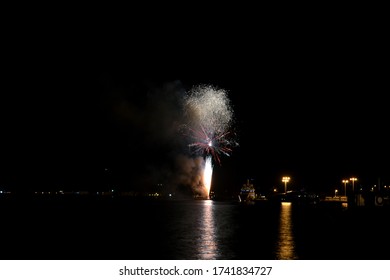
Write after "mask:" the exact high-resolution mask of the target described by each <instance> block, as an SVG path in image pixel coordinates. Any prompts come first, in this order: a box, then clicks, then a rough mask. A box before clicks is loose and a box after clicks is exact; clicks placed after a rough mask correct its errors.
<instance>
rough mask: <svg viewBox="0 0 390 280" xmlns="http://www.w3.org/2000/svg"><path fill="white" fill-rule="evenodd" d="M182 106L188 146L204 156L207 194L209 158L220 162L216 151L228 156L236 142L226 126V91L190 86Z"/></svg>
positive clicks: (228, 110) (230, 114) (228, 119)
mask: <svg viewBox="0 0 390 280" xmlns="http://www.w3.org/2000/svg"><path fill="white" fill-rule="evenodd" d="M185 109H186V115H187V117H188V124H186V125H185V127H186V130H185V131H186V134H187V135H188V136H189V138H190V141H191V143H190V144H189V147H190V148H191V149H192V151H193V152H194V153H196V154H200V155H202V156H204V157H205V164H204V175H203V181H204V182H203V184H204V186H205V188H206V191H207V196H208V195H209V192H210V187H211V178H212V168H213V163H212V159H214V161H216V162H218V164H221V158H220V155H221V154H223V155H226V156H229V155H230V153H231V151H232V148H233V147H234V146H236V145H238V143H237V142H236V141H235V140H234V139H233V133H232V132H231V130H230V128H231V125H232V121H233V111H232V109H231V106H230V102H229V99H228V98H227V94H226V91H224V90H222V89H217V88H215V87H213V86H209V85H200V86H196V87H194V88H193V89H192V90H191V91H190V92H189V96H188V97H187V98H186V99H185Z"/></svg>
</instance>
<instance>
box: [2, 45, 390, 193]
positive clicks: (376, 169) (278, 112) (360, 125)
mask: <svg viewBox="0 0 390 280" xmlns="http://www.w3.org/2000/svg"><path fill="white" fill-rule="evenodd" d="M287 39H288V38H287ZM287 39H286V40H281V39H280V40H277V41H272V42H269V41H267V40H264V41H263V44H258V45H256V46H253V45H251V42H245V41H242V44H238V46H237V47H235V45H234V47H233V46H230V47H229V48H223V47H222V46H224V44H222V45H221V46H218V47H215V48H212V47H211V48H210V49H208V48H206V47H203V48H202V49H201V50H200V49H198V48H197V46H194V47H192V48H188V47H187V48H180V47H179V46H175V47H174V48H170V47H166V46H165V45H164V42H162V41H158V42H155V45H153V44H151V45H149V46H148V47H146V48H143V46H137V47H134V46H133V45H132V44H131V43H129V44H128V45H126V46H122V45H118V48H115V46H116V45H115V43H116V41H113V43H112V46H111V47H110V48H109V49H105V48H98V49H95V48H93V46H94V44H88V45H86V46H84V45H82V46H81V45H80V46H79V45H77V44H75V43H73V44H72V43H69V42H68V43H67V44H62V43H63V42H59V41H56V42H52V45H45V48H43V46H42V45H39V46H36V47H34V48H32V49H29V51H28V52H26V51H25V49H23V47H22V48H21V49H20V50H19V51H18V50H16V52H15V51H14V52H13V55H11V56H10V57H9V62H8V64H6V70H7V71H6V74H5V76H4V77H3V78H4V79H5V84H6V86H4V88H3V90H2V96H1V105H0V106H1V110H0V114H1V122H0V125H1V128H0V129H1V148H0V164H1V165H0V168H1V169H0V186H2V187H4V188H9V189H15V190H16V189H22V190H30V189H34V190H35V189H40V188H57V187H61V186H72V187H71V188H80V189H83V188H88V189H94V188H95V186H99V187H98V188H100V187H101V186H102V184H103V183H102V182H105V181H104V180H106V179H107V176H110V180H112V181H113V182H114V183H115V184H117V185H120V186H122V187H123V188H127V187H129V188H133V187H134V186H135V185H136V184H142V182H143V179H144V178H149V179H150V180H149V181H148V183H150V181H153V180H152V179H151V178H157V177H158V176H160V177H159V178H160V180H168V179H167V177H169V176H172V174H171V173H172V172H173V173H174V170H175V167H174V165H175V164H176V163H175V162H174V161H173V158H174V157H175V156H177V155H178V154H180V153H182V151H183V149H182V148H183V146H182V144H183V143H182V139H181V140H180V139H178V138H180V135H173V130H171V128H172V127H173V126H174V125H175V121H177V120H178V118H179V119H180V111H179V110H178V108H179V104H178V103H179V101H178V100H177V99H175V96H176V97H177V98H179V97H178V96H180V94H183V92H185V91H186V90H189V89H190V88H191V87H192V86H194V85H198V84H210V85H214V86H217V87H220V88H222V89H225V90H226V91H227V92H228V96H229V98H230V100H231V104H232V108H233V110H234V113H235V129H236V132H237V140H238V142H239V147H237V148H235V149H234V150H233V152H232V153H231V156H230V157H222V164H221V165H220V166H219V165H218V166H215V168H214V178H213V180H214V185H215V187H216V188H220V189H221V188H222V189H223V188H228V189H235V188H239V187H240V186H241V185H242V184H243V183H244V182H245V181H246V179H247V178H252V179H254V183H255V185H256V186H258V187H261V188H264V189H267V188H270V187H273V186H282V183H281V177H282V176H284V175H289V176H290V177H291V178H292V181H291V184H292V185H294V186H296V187H306V188H311V189H314V190H316V189H327V188H329V189H330V190H333V189H334V187H342V183H341V180H342V179H344V178H349V177H350V176H356V177H358V178H359V182H360V183H361V184H364V185H371V184H376V183H377V182H378V178H381V181H382V183H386V184H390V163H389V158H390V157H389V155H390V151H389V150H390V149H389V145H388V143H389V130H388V123H389V119H390V115H389V111H388V105H387V104H388V102H387V95H388V92H389V86H388V77H387V76H386V73H385V69H384V68H383V66H385V61H386V59H387V58H386V57H384V54H383V52H382V51H381V50H380V49H377V48H376V45H375V43H373V44H374V46H370V48H366V47H365V46H364V47H363V46H357V45H355V44H346V43H345V41H341V40H340V38H339V37H337V38H334V40H333V41H332V40H330V41H329V40H328V41H325V40H324V41H323V40H319V39H318V40H316V41H312V40H307V39H305V40H301V39H300V38H295V40H293V41H291V40H287ZM232 40H233V39H232ZM229 42H230V43H232V42H231V41H229ZM94 43H96V42H94ZM183 44H184V43H183ZM172 45H174V44H172ZM159 46H162V47H159ZM172 92H174V93H175V94H176V95H175V94H172ZM177 94H178V95H177ZM171 122H172V126H170V125H171ZM172 136H174V137H172ZM171 139H173V140H171ZM106 168H107V169H108V171H105V169H106ZM107 172H108V173H109V175H107ZM161 173H164V175H161ZM157 182H158V180H157V179H156V183H157Z"/></svg>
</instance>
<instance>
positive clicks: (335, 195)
mask: <svg viewBox="0 0 390 280" xmlns="http://www.w3.org/2000/svg"><path fill="white" fill-rule="evenodd" d="M337 192H338V190H337V189H335V190H334V197H337Z"/></svg>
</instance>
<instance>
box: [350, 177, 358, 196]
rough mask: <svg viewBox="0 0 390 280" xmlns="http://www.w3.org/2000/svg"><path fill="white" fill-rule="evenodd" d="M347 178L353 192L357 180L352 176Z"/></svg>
mask: <svg viewBox="0 0 390 280" xmlns="http://www.w3.org/2000/svg"><path fill="white" fill-rule="evenodd" d="M349 180H351V181H352V192H353V193H355V181H357V178H355V177H352V178H349Z"/></svg>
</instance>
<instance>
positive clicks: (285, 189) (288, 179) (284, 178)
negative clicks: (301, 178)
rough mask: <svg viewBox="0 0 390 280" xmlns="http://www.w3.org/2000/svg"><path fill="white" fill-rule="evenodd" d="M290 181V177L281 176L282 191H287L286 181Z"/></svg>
mask: <svg viewBox="0 0 390 280" xmlns="http://www.w3.org/2000/svg"><path fill="white" fill-rule="evenodd" d="M289 181H290V177H283V178H282V182H284V193H287V183H288V182H289Z"/></svg>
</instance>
